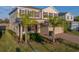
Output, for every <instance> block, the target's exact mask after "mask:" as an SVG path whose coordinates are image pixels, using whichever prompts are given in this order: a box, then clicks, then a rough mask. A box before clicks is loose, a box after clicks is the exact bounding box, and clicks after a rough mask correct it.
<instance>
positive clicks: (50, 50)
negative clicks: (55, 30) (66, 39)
mask: <svg viewBox="0 0 79 59" xmlns="http://www.w3.org/2000/svg"><path fill="white" fill-rule="evenodd" d="M41 44H42V46H43V47H44V48H45V49H46V50H47V51H49V52H51V51H52V50H50V49H49V48H48V47H47V46H45V45H44V43H41Z"/></svg>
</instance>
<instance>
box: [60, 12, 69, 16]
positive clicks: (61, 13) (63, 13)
mask: <svg viewBox="0 0 79 59" xmlns="http://www.w3.org/2000/svg"><path fill="white" fill-rule="evenodd" d="M67 13H68V12H60V13H59V16H63V15H65V14H67Z"/></svg>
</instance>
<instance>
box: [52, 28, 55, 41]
mask: <svg viewBox="0 0 79 59" xmlns="http://www.w3.org/2000/svg"><path fill="white" fill-rule="evenodd" d="M52 41H53V42H55V27H53V33H52Z"/></svg>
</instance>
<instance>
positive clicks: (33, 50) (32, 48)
mask: <svg viewBox="0 0 79 59" xmlns="http://www.w3.org/2000/svg"><path fill="white" fill-rule="evenodd" d="M27 43H28V45H29V47H30V48H31V49H32V50H33V51H34V52H35V51H36V50H35V49H34V48H33V47H32V45H31V44H30V42H29V41H27Z"/></svg>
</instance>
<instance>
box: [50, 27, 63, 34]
mask: <svg viewBox="0 0 79 59" xmlns="http://www.w3.org/2000/svg"><path fill="white" fill-rule="evenodd" d="M49 31H53V27H49ZM54 33H55V34H60V33H64V29H63V27H55V32H54Z"/></svg>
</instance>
